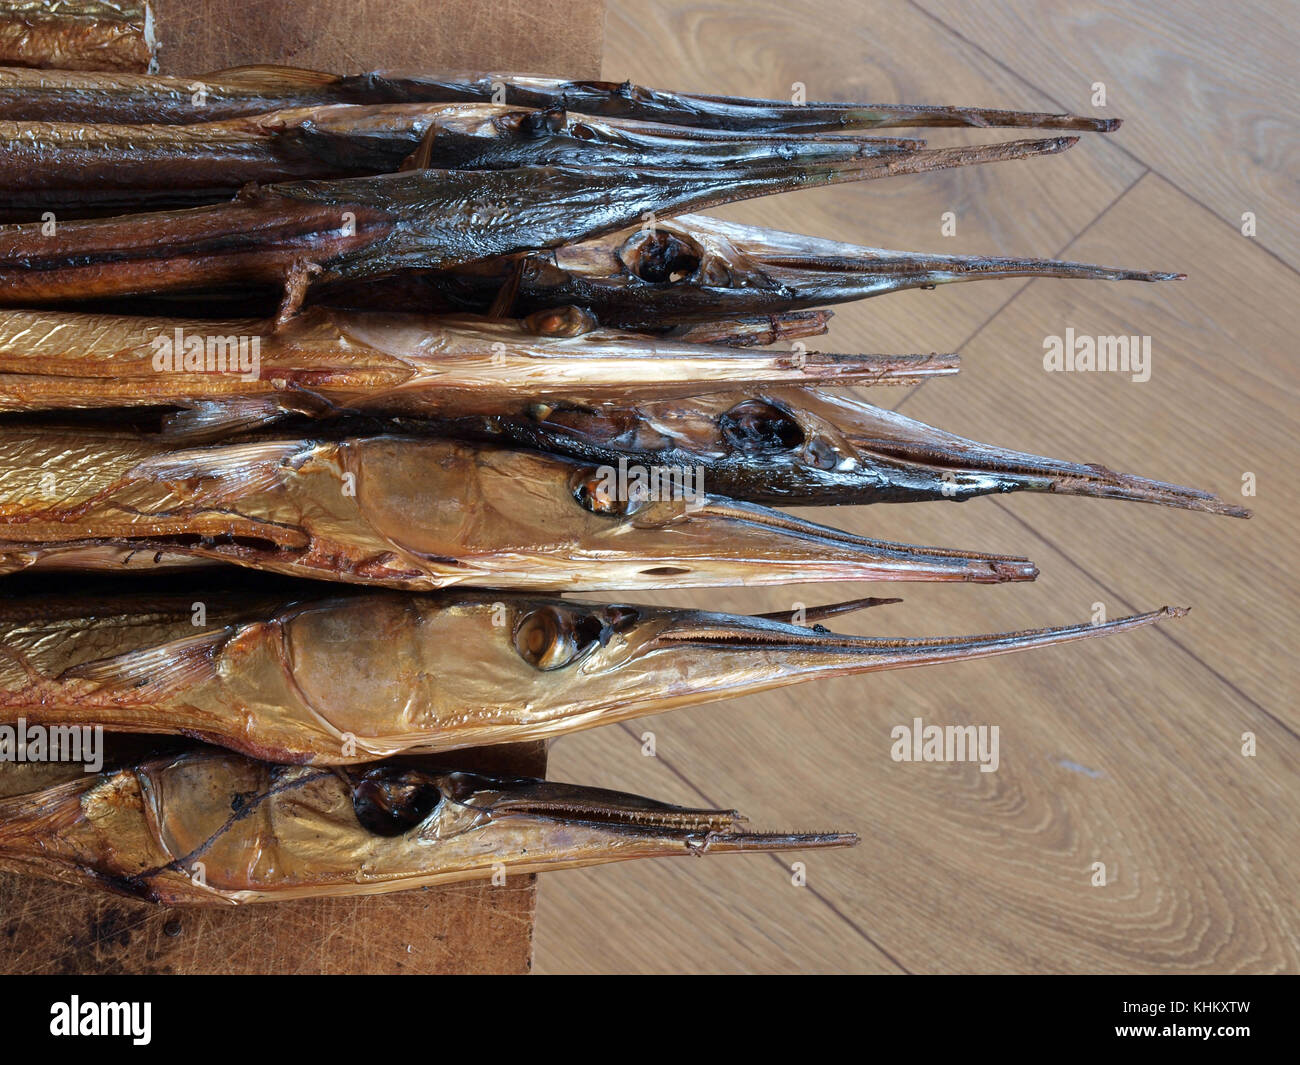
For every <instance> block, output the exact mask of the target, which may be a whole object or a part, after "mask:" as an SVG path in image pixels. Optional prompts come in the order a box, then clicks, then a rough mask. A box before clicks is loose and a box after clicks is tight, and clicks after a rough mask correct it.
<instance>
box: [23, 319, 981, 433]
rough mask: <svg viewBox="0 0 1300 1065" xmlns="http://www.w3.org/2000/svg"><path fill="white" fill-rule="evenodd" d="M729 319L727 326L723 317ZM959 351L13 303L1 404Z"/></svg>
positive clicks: (350, 401) (241, 413) (374, 389)
mask: <svg viewBox="0 0 1300 1065" xmlns="http://www.w3.org/2000/svg"><path fill="white" fill-rule="evenodd" d="M726 331H727V329H726V328H723V329H722V332H724V333H725V332H726ZM956 368H957V357H956V356H955V355H925V354H916V355H853V354H847V355H840V354H823V353H820V352H807V351H800V352H795V351H791V350H784V351H780V350H775V349H774V350H768V351H764V350H738V349H736V348H734V347H714V346H709V345H705V344H700V343H696V342H694V341H691V340H673V339H670V338H661V339H652V338H647V337H644V336H631V335H628V334H627V333H623V332H619V331H616V330H602V329H592V328H591V324H590V322H588V321H586V320H585V319H584V318H583V316H581V315H576V316H575V315H566V314H563V313H556V314H547V315H543V316H541V317H540V318H538V319H534V320H533V321H531V322H523V323H521V322H518V321H514V320H511V319H497V320H490V319H486V318H481V317H470V316H463V315H462V316H435V315H430V314H423V315H415V314H386V313H382V312H372V313H369V314H366V313H353V312H346V311H335V310H329V309H325V308H310V309H309V310H307V311H306V312H304V313H302V314H300V315H298V316H296V317H294V318H293V319H291V320H290V321H289V322H287V323H285V324H284V325H283V326H280V327H278V328H277V327H276V326H275V324H274V323H273V322H270V321H266V320H258V319H249V318H242V319H224V320H214V319H183V318H146V317H140V316H131V315H111V314H78V313H64V312H61V311H52V310H50V311H47V310H3V309H0V411H6V412H15V413H16V412H28V413H35V412H42V411H45V412H57V411H73V410H87V409H91V410H93V409H125V408H134V407H148V408H170V409H172V410H174V411H183V412H188V416H187V417H186V418H185V419H184V421H183V422H181V423H180V424H186V425H189V426H190V427H191V428H192V429H198V428H206V429H219V428H223V427H224V428H226V429H229V428H232V427H242V428H256V427H258V426H263V425H266V424H269V423H271V422H273V421H275V420H276V419H277V418H280V417H282V416H284V415H285V414H290V413H295V412H298V413H305V414H311V415H314V416H318V417H320V416H327V415H335V414H339V413H347V412H367V413H383V414H408V415H429V414H442V415H447V414H451V413H457V414H475V413H481V414H491V415H502V414H510V413H515V414H522V413H524V412H526V411H527V410H529V409H531V408H532V407H533V406H534V405H535V404H537V403H543V404H545V403H550V404H555V403H561V402H563V403H576V404H580V405H591V404H596V403H601V402H609V401H613V400H623V401H628V402H632V401H640V400H648V399H650V398H664V399H666V398H672V397H675V396H686V395H694V394H698V393H700V392H707V391H711V390H716V389H720V388H743V387H750V386H760V385H767V384H780V383H787V384H789V383H805V384H806V383H811V382H816V381H822V382H828V381H844V382H856V383H860V384H874V383H890V382H895V383H897V382H915V381H919V380H924V379H926V378H928V377H931V376H937V375H944V374H950V373H955V372H956Z"/></svg>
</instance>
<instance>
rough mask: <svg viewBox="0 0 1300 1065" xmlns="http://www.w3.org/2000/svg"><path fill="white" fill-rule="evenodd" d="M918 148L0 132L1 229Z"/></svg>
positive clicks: (473, 112)
mask: <svg viewBox="0 0 1300 1065" xmlns="http://www.w3.org/2000/svg"><path fill="white" fill-rule="evenodd" d="M923 145H924V142H923V141H916V140H899V139H896V138H883V137H856V138H855V137H846V136H838V137H837V136H829V135H786V134H769V133H727V132H725V131H714V130H692V129H687V128H682V127H676V126H663V125H656V124H653V123H646V122H633V121H628V120H621V119H592V118H586V117H583V116H577V115H568V114H566V113H564V112H563V111H555V110H552V111H529V110H525V109H522V108H515V107H501V106H496V105H494V104H377V105H352V104H332V105H328V106H324V107H302V108H292V109H289V110H285V111H272V112H269V113H267V114H258V115H248V116H244V117H240V118H231V119H226V120H224V121H221V122H202V123H195V124H193V125H160V124H152V125H118V124H112V123H104V124H94V125H85V124H83V123H78V122H23V121H15V120H3V121H0V194H2V197H3V200H4V203H5V207H4V212H5V217H6V219H11V220H15V221H19V220H23V219H24V216H26V217H33V216H37V215H39V213H41V212H45V211H51V212H54V213H56V214H57V215H58V217H60V218H74V217H79V216H82V215H85V214H90V213H98V214H103V213H105V212H107V211H108V210H109V209H112V210H116V211H125V210H149V209H157V208H161V207H174V206H181V207H184V206H191V205H193V204H200V203H213V202H216V201H219V200H226V199H229V198H230V197H231V196H233V195H234V194H235V193H236V192H238V191H239V189H240V188H241V187H242V186H244V185H246V184H248V183H249V182H257V183H259V184H270V183H272V182H277V181H296V180H302V179H307V178H340V177H354V176H358V175H362V174H383V173H391V172H392V171H395V170H401V169H409V168H412V167H415V166H419V167H426V168H427V167H433V168H436V169H440V170H500V169H507V168H512V167H518V166H552V165H557V166H635V167H663V168H668V169H692V168H700V167H725V166H730V165H734V164H737V163H754V162H760V163H761V162H767V163H773V162H790V161H794V160H820V161H823V162H825V161H849V160H853V159H862V158H870V157H874V156H886V155H888V156H894V157H900V156H902V155H904V154H906V153H907V152H909V151H911V150H915V149H919V148H921V147H922V146H923Z"/></svg>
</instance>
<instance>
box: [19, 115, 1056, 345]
mask: <svg viewBox="0 0 1300 1065" xmlns="http://www.w3.org/2000/svg"><path fill="white" fill-rule="evenodd" d="M1076 141H1077V138H1074V137H1055V138H1047V139H1043V140H1035V141H1010V142H1006V143H1003V144H994V145H984V146H980V147H975V148H940V149H934V150H932V151H931V150H922V151H918V152H909V153H904V154H903V155H902V156H901V158H897V159H892V158H889V157H884V158H880V159H865V160H855V161H853V162H850V163H837V162H816V161H797V162H794V163H784V164H771V165H769V164H766V163H758V164H745V165H737V166H734V167H729V168H726V169H719V170H690V171H683V170H660V169H655V168H645V169H637V170H629V169H626V168H612V167H593V168H586V169H583V168H573V167H519V168H514V169H510V170H491V171H463V170H461V171H456V170H452V171H448V170H431V169H426V170H412V171H407V172H402V173H397V174H381V175H377V176H373V177H362V178H345V179H341V180H338V181H304V182H297V183H289V184H282V185H269V186H266V187H263V188H250V189H248V190H245V192H243V193H241V194H240V196H239V197H238V198H237V199H236V200H234V201H232V202H230V203H225V204H219V205H212V206H207V207H195V208H191V209H189V210H183V211H158V212H153V213H147V214H135V215H122V216H118V217H113V218H106V219H82V220H77V219H74V220H70V221H68V222H65V223H63V224H61V225H60V226H59V227H58V230H57V233H56V235H53V236H51V235H50V234H48V233H47V232H46V231H45V230H44V227H43V226H42V225H41V224H40V223H25V224H19V225H13V226H4V227H0V286H3V287H2V288H0V299H2V300H3V302H5V303H7V304H9V305H11V306H12V305H33V304H48V303H52V302H61V301H66V300H79V299H94V298H106V297H114V296H129V295H141V294H150V293H155V292H171V291H183V290H189V289H202V288H205V287H220V286H222V285H227V284H249V283H254V284H256V283H260V284H272V285H275V286H277V287H280V288H282V289H283V290H284V294H285V295H284V305H283V307H282V311H281V315H280V317H281V319H282V320H284V319H287V318H288V317H290V316H291V315H292V314H293V313H294V312H296V310H297V308H298V307H299V306H300V305H301V303H302V301H303V298H304V297H305V295H306V291H307V288H308V287H309V285H310V284H313V283H317V282H319V281H322V280H337V279H353V280H356V279H359V278H365V277H375V276H382V275H385V274H388V273H393V272H396V271H400V270H408V269H438V268H444V267H449V266H454V265H460V264H464V263H468V262H474V261H476V260H480V259H486V258H492V257H495V256H501V255H508V254H512V253H515V252H521V251H529V250H536V249H540V248H550V247H556V246H558V245H561V244H567V243H572V242H574V241H579V240H583V239H585V238H587V237H591V236H597V235H600V234H603V233H608V232H612V231H615V230H618V229H623V228H626V227H628V226H630V225H632V224H635V223H636V222H638V221H640V220H642V219H643V218H644V217H645V215H646V214H647V213H651V214H654V215H658V214H663V215H665V216H667V215H670V214H674V213H680V212H682V211H689V210H695V209H701V208H707V207H710V206H715V205H717V204H721V203H730V202H733V201H736V200H742V199H748V198H751V197H756V196H763V195H769V194H772V193H777V192H783V191H789V190H791V189H795V188H805V187H815V186H820V185H831V184H839V183H842V182H848V181H862V180H869V179H872V178H877V177H888V176H892V175H895V174H904V173H921V172H925V171H929V170H935V169H943V168H946V167H951V166H964V165H968V164H971V163H983V162H997V161H1002V160H1009V159H1023V158H1027V157H1030V156H1036V155H1051V154H1055V153H1057V152H1060V151H1064V150H1065V149H1067V148H1069V147H1071V146H1072V145H1073V144H1074V143H1075V142H1076Z"/></svg>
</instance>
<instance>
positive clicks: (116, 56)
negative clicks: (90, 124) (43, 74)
mask: <svg viewBox="0 0 1300 1065" xmlns="http://www.w3.org/2000/svg"><path fill="white" fill-rule="evenodd" d="M157 50H158V42H157V40H156V39H155V38H154V25H153V10H152V9H151V8H150V6H149V3H148V0H5V3H3V4H0V67H54V68H58V71H59V73H56V74H55V75H54V77H58V76H59V75H60V74H62V73H66V72H67V71H116V72H119V73H127V74H146V73H149V72H151V71H154V70H157V68H158V64H157V59H156V54H157Z"/></svg>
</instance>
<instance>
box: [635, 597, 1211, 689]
mask: <svg viewBox="0 0 1300 1065" xmlns="http://www.w3.org/2000/svg"><path fill="white" fill-rule="evenodd" d="M1187 613H1188V611H1187V608H1184V607H1167V606H1166V607H1161V608H1160V609H1158V610H1152V611H1149V612H1148V613H1145V614H1134V615H1132V616H1130V617H1125V618H1117V619H1116V620H1114V621H1109V622H1104V623H1101V624H1091V623H1087V622H1084V623H1081V624H1077V625H1063V626H1058V627H1056V628H1043V629H1027V630H1023V631H1020V632H1000V633H992V634H989V635H983V636H940V637H908V638H897V637H890V638H881V637H874V636H846V635H841V634H838V633H831V632H824V631H818V630H811V631H810V630H808V629H805V628H801V627H799V626H796V625H785V624H781V623H779V622H774V621H766V620H763V619H759V618H750V617H741V616H733V615H719V614H714V615H708V614H703V613H700V614H696V615H695V616H690V615H687V616H683V617H681V618H675V619H673V620H672V621H671V622H670V623H669V624H668V625H666V626H664V627H663V628H662V630H661V631H660V632H659V633H658V634H657V635H656V637H655V638H654V640H653V645H654V646H655V647H657V648H660V649H664V650H667V651H668V652H669V653H670V654H673V655H675V656H676V655H680V654H681V653H682V652H683V651H685V650H686V649H688V648H693V649H695V650H697V651H701V650H702V651H703V652H705V654H706V655H707V657H708V658H715V659H716V660H717V661H718V663H719V668H720V669H722V668H726V666H725V663H723V662H722V661H721V660H722V658H724V657H727V656H728V655H735V654H738V653H746V652H749V653H753V654H755V655H757V656H759V657H761V659H762V660H763V662H765V663H766V664H767V666H768V667H769V669H768V672H767V673H766V674H765V675H763V674H758V673H755V675H754V677H753V678H752V682H751V683H746V684H745V685H744V686H743V689H742V690H745V691H754V690H762V689H764V688H771V687H779V686H781V685H784V684H790V683H794V682H795V681H798V680H807V679H812V678H814V677H832V676H847V675H849V674H854V673H871V672H876V671H878V670H883V669H901V668H905V667H909V666H925V665H933V664H935V663H938V662H950V661H964V660H967V659H975V658H989V657H992V656H993V655H1002V654H1010V653H1012V652H1014V651H1024V650H1028V649H1029V648H1032V647H1049V646H1052V645H1054V644H1061V643H1071V642H1073V641H1075V640H1088V639H1092V638H1093V637H1095V636H1107V635H1111V634H1114V633H1119V632H1126V631H1128V630H1131V629H1137V628H1141V627H1143V626H1146V625H1152V624H1155V623H1156V622H1158V621H1161V620H1162V619H1164V618H1168V617H1183V616H1184V615H1186V614H1187ZM720 652H722V653H721V654H720ZM707 668H708V667H707V664H706V665H701V666H700V667H699V670H697V669H696V668H695V664H694V663H692V666H691V669H692V674H693V675H695V674H696V673H699V675H700V679H701V681H702V682H703V683H705V684H707V683H708V679H707ZM730 693H731V694H734V693H735V689H734V688H733V689H732V690H731V692H730Z"/></svg>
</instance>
